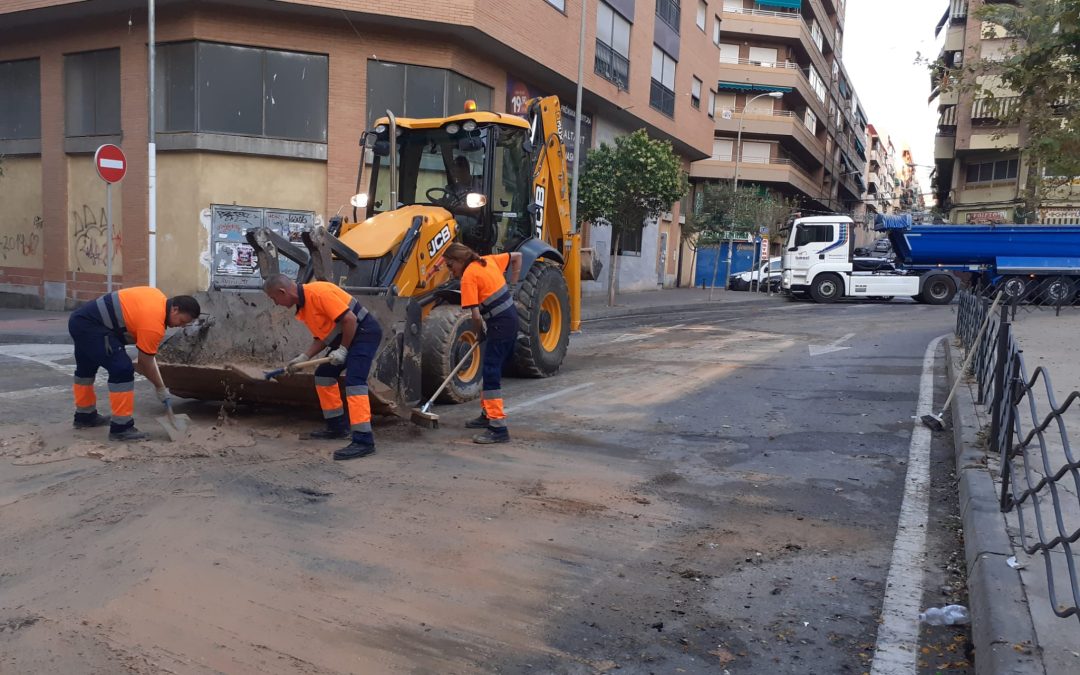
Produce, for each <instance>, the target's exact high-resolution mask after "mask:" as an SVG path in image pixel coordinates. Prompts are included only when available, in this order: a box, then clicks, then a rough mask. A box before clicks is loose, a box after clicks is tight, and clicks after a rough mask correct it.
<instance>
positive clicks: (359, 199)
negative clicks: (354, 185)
mask: <svg viewBox="0 0 1080 675" xmlns="http://www.w3.org/2000/svg"><path fill="white" fill-rule="evenodd" d="M349 203H350V204H352V205H353V206H355V207H356V208H358V209H365V208H367V205H368V196H367V193H366V192H361V193H360V194H358V195H353V196H352V199H350V200H349Z"/></svg>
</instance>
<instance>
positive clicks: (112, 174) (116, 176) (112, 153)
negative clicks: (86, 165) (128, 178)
mask: <svg viewBox="0 0 1080 675" xmlns="http://www.w3.org/2000/svg"><path fill="white" fill-rule="evenodd" d="M94 166H95V167H96V168H97V172H98V175H99V176H101V179H102V180H103V181H105V182H106V183H119V182H120V181H122V180H123V179H124V174H126V173H127V157H124V151H123V150H121V149H120V148H118V147H117V146H115V145H112V144H111V143H107V144H105V145H103V146H101V147H100V148H98V149H97V152H95V153H94Z"/></svg>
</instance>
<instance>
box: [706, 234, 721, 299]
mask: <svg viewBox="0 0 1080 675" xmlns="http://www.w3.org/2000/svg"><path fill="white" fill-rule="evenodd" d="M722 244H723V242H722V241H721V240H720V239H717V240H716V260H713V266H712V283H710V284H709V299H710V300H712V292H713V289H714V288H716V274H717V272H719V271H720V247H721V245H722Z"/></svg>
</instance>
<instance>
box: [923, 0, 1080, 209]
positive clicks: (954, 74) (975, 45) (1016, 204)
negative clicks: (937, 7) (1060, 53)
mask: <svg viewBox="0 0 1080 675" xmlns="http://www.w3.org/2000/svg"><path fill="white" fill-rule="evenodd" d="M942 4H943V5H944V6H945V12H944V14H943V15H942V17H941V20H940V21H939V22H938V24H937V27H936V31H935V35H938V36H940V35H941V33H942V31H944V32H945V42H944V45H943V47H942V50H941V54H940V55H939V58H938V67H937V68H936V69H935V71H934V73H933V75H932V80H931V83H932V86H933V89H932V91H931V94H930V103H933V102H934V101H935V100H936V101H937V110H938V127H937V134H936V136H935V139H934V162H935V164H936V168H937V170H936V173H935V179H934V184H933V186H932V189H933V192H934V196H935V197H936V199H937V203H938V208H939V209H940V210H941V211H942V213H943V214H948V215H947V218H948V221H949V222H951V223H959V224H964V223H969V224H985V223H1009V222H1016V221H1017V220H1023V219H1024V218H1025V214H1024V213H1023V201H1024V200H1023V195H1024V190H1025V187H1026V178H1027V162H1026V160H1025V158H1024V157H1023V155H1022V153H1021V152H1020V150H1019V142H1020V137H1021V134H1022V133H1023V129H1022V128H1020V127H1019V126H1016V125H1013V124H1009V123H1006V122H1004V121H1003V119H1005V117H1006V116H1007V115H1008V113H1009V112H1010V110H1012V108H1013V107H1014V106H1016V105H1017V103H1018V101H1019V97H1017V96H1016V93H1015V92H1012V91H1009V90H1008V89H1004V88H1001V87H996V88H994V87H992V86H990V85H992V83H988V82H985V81H982V82H980V84H985V85H987V89H989V91H987V90H985V89H983V90H980V89H965V88H962V87H959V86H956V85H957V84H958V77H959V74H960V70H959V69H960V68H961V67H962V66H963V64H964V63H965V62H968V63H970V62H971V61H973V60H975V59H986V60H995V59H999V58H1003V57H1004V55H1005V54H1006V53H1007V52H1008V49H1009V47H1010V45H1011V44H1012V41H1013V38H1012V37H1011V36H1009V35H1006V34H1004V33H1003V32H1002V31H1001V30H1000V28H998V29H995V28H994V27H993V26H991V25H988V24H984V23H983V22H982V21H980V20H979V19H978V18H977V17H976V15H975V13H976V11H977V9H978V8H979V7H980V6H981V5H983V4H986V3H985V2H984V0H949V1H948V2H944V1H943V2H942ZM990 93H992V94H993V96H992V97H991V96H990ZM1052 197H1053V198H1052V199H1049V200H1045V201H1044V203H1043V208H1041V209H1040V212H1039V213H1038V214H1034V215H1033V216H1032V217H1030V218H1028V220H1029V221H1032V222H1041V223H1048V224H1054V223H1075V222H1077V221H1078V220H1080V185H1066V186H1064V188H1062V189H1061V190H1059V191H1057V192H1056V193H1055V194H1054V195H1052Z"/></svg>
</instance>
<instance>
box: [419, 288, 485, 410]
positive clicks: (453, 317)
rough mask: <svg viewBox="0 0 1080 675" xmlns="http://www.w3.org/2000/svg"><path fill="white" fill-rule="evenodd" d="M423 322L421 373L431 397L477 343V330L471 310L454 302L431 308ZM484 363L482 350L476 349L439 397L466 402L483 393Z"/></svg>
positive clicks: (425, 394)
mask: <svg viewBox="0 0 1080 675" xmlns="http://www.w3.org/2000/svg"><path fill="white" fill-rule="evenodd" d="M423 325H424V336H423V340H422V341H421V346H420V354H421V362H420V376H421V383H422V384H421V390H422V391H423V392H424V399H425V400H427V399H428V398H430V397H431V395H432V394H434V393H435V390H436V389H438V388H439V385H440V384H442V381H443V380H445V379H446V377H447V376H448V375H450V370H451V369H452V368H453V367H454V366H456V365H457V364H458V361H460V360H461V359H463V358H465V354H467V353H468V351H469V350H470V349H472V346H473V345H474V344H476V333H475V332H473V328H472V320H471V319H470V318H469V313H468V312H466V311H465V310H463V309H461V308H460V307H457V306H453V305H443V306H441V307H436V308H435V309H433V310H431V313H430V314H428V317H427V319H425V320H424V324H423ZM480 363H481V357H480V350H476V351H475V352H473V355H472V357H471V358H470V359H469V360H467V361H466V362H465V365H464V366H462V368H461V370H459V371H458V372H457V374H456V375H455V376H454V377H452V378H451V379H450V383H449V384H447V385H446V388H445V389H443V390H442V393H441V394H439V398H438V400H439V401H440V402H442V403H464V402H465V401H471V400H473V399H475V398H477V397H479V396H480V387H481V384H482V379H483V369H482V368H481V367H480Z"/></svg>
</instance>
